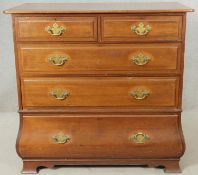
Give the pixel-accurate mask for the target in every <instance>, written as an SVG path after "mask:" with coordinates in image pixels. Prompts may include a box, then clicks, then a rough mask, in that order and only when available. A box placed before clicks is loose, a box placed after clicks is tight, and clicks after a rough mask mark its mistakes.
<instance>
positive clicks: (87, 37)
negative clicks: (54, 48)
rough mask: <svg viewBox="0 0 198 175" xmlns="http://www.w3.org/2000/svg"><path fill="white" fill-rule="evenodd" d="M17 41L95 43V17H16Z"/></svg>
mask: <svg viewBox="0 0 198 175" xmlns="http://www.w3.org/2000/svg"><path fill="white" fill-rule="evenodd" d="M15 24H16V39H17V41H96V40H97V17H92V16H86V17H79V16H75V17H74V16H67V17H60V16H58V17H57V16H54V17H45V16H42V17H40V16H39V17H16V18H15Z"/></svg>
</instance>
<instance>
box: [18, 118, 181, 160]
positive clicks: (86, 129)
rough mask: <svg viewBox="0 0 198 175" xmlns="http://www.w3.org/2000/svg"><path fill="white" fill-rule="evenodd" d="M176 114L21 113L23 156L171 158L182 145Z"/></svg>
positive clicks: (20, 141)
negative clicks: (25, 114) (36, 114)
mask: <svg viewBox="0 0 198 175" xmlns="http://www.w3.org/2000/svg"><path fill="white" fill-rule="evenodd" d="M178 123H179V118H178V116H176V115H173V116H171V115H170V116H168V115H156V116H155V115H138V116H135V115H132V116H130V115H110V116H109V115H75V116H72V115H67V116H66V115H65V116H64V115H54V116H53V115H52V116H51V115H47V116H46V115H44V116H39V115H38V116H31V115H30V116H24V117H23V125H22V127H21V132H20V133H21V135H20V140H19V150H18V152H19V154H20V155H21V157H23V158H40V157H42V158H59V159H61V158H62V159H69V158H92V159H93V158H96V159H97V158H119V159H121V158H132V159H133V158H144V159H145V158H152V159H153V158H174V157H179V156H180V155H181V154H182V153H183V151H184V148H183V147H182V140H181V138H182V136H181V135H180V128H179V124H178Z"/></svg>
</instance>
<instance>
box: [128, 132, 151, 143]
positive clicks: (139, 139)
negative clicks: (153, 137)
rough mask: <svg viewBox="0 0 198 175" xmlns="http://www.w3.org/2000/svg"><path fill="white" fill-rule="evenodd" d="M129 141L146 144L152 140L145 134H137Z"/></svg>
mask: <svg viewBox="0 0 198 175" xmlns="http://www.w3.org/2000/svg"><path fill="white" fill-rule="evenodd" d="M129 140H131V141H133V142H135V143H138V144H144V143H145V142H146V141H147V140H150V137H149V136H148V135H147V134H145V133H142V132H138V133H137V134H134V135H132V136H130V137H129Z"/></svg>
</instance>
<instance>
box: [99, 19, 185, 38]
mask: <svg viewBox="0 0 198 175" xmlns="http://www.w3.org/2000/svg"><path fill="white" fill-rule="evenodd" d="M181 31H182V17H181V16H104V17H102V40H103V41H123V42H124V41H174V40H181Z"/></svg>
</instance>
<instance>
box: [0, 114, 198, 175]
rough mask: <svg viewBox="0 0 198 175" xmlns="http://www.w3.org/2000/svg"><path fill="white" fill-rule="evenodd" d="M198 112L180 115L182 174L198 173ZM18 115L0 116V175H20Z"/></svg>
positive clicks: (86, 170)
mask: <svg viewBox="0 0 198 175" xmlns="http://www.w3.org/2000/svg"><path fill="white" fill-rule="evenodd" d="M197 113H198V111H185V112H183V115H182V116H183V117H182V123H183V131H184V136H185V140H186V152H185V155H184V156H183V157H182V160H181V163H180V165H181V168H182V171H183V173H182V175H197V172H198V137H197V134H198V117H197ZM18 118H19V117H18V114H17V113H0V134H1V139H0V170H1V172H0V175H20V171H21V168H22V161H21V159H20V158H19V157H18V156H17V154H16V151H15V140H16V136H17V131H18V125H19V120H18ZM67 174H68V175H164V172H163V170H162V169H155V168H145V167H61V168H56V169H42V170H40V173H39V175H67ZM173 175H174V174H173Z"/></svg>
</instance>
